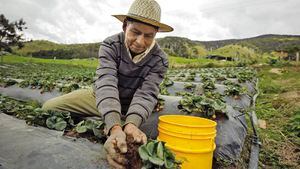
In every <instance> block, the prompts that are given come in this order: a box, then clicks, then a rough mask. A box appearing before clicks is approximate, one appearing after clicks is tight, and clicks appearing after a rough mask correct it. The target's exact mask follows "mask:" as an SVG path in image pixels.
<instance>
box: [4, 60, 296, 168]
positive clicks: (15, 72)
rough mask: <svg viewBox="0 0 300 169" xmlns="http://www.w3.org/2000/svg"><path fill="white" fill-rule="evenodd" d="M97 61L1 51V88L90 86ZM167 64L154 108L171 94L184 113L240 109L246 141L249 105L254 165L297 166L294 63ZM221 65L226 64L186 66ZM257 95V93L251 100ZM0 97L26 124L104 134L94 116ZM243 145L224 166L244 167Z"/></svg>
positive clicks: (224, 113)
mask: <svg viewBox="0 0 300 169" xmlns="http://www.w3.org/2000/svg"><path fill="white" fill-rule="evenodd" d="M97 64H98V63H97V60H88V59H84V60H82V59H77V60H47V59H35V58H28V57H27V58H23V57H19V56H14V55H11V56H6V57H4V63H3V64H2V65H1V79H0V84H1V88H9V87H11V86H17V87H20V88H31V89H35V90H39V91H40V92H41V93H45V92H52V91H54V90H56V91H58V92H60V93H69V92H71V91H74V90H76V89H79V88H87V87H90V86H91V84H92V82H93V77H94V76H95V68H96V66H97ZM170 64H171V65H170V67H171V68H172V69H170V70H169V71H168V73H167V76H166V78H165V80H164V81H163V83H162V84H161V95H162V96H168V97H162V100H160V102H159V104H160V105H158V107H157V110H159V111H162V112H164V111H171V110H163V109H164V106H165V107H168V105H167V104H168V98H169V97H174V98H178V100H179V108H178V109H180V111H181V112H184V113H186V114H193V115H197V116H201V117H206V118H210V119H213V120H220V119H219V118H220V117H224V116H228V115H230V112H240V113H241V115H239V117H238V118H240V117H243V118H244V119H242V120H241V121H243V120H245V122H246V123H247V125H248V128H246V129H247V131H248V132H247V133H245V134H246V135H244V136H241V137H243V138H244V139H246V140H247V139H248V140H251V137H252V134H253V133H252V131H251V127H250V122H249V117H248V116H247V114H248V113H249V112H251V111H252V110H253V109H254V110H255V112H256V115H257V117H258V118H259V119H260V120H259V124H258V126H260V128H258V131H259V132H258V134H259V139H260V142H261V151H260V156H259V167H260V168H297V167H298V166H299V165H300V164H299V161H300V159H299V157H300V139H299V137H300V133H299V131H300V117H299V116H300V67H299V66H295V65H277V66H255V67H232V66H235V65H234V64H232V63H226V62H224V63H220V62H217V61H214V62H209V61H208V60H196V59H195V60H188V59H177V58H176V57H171V58H170ZM224 66H226V67H227V68H205V69H200V68H193V69H189V68H187V67H224ZM174 68H175V69H174ZM183 68H184V69H183ZM256 94H259V95H258V97H257V98H256V99H254V98H255V95H256ZM164 100H165V103H164ZM0 101H1V104H0V107H1V111H2V112H4V113H6V114H11V115H15V116H17V117H18V118H21V119H25V120H26V121H27V122H28V124H36V125H42V126H47V127H48V128H52V129H56V130H63V129H65V128H68V127H70V126H73V127H75V129H76V131H77V132H78V133H85V132H87V131H90V132H91V133H93V134H94V135H95V136H98V140H97V138H95V139H96V141H100V142H101V138H102V137H103V135H102V134H103V133H96V132H95V130H94V129H95V128H96V129H100V128H101V127H102V123H101V122H99V121H98V122H95V121H93V122H91V121H81V122H79V121H77V122H76V121H75V122H74V121H72V119H71V117H70V115H69V114H57V113H55V112H52V113H48V114H42V113H41V112H39V111H40V110H39V107H40V106H41V105H40V103H37V102H23V101H18V100H14V99H10V98H8V97H5V96H4V95H1V100H0ZM253 101H255V102H253ZM165 104H166V105H165ZM253 105H255V108H254V107H252V106H253ZM228 107H231V109H228ZM224 110H229V111H228V112H227V111H224ZM176 111H177V110H176ZM228 113H229V114H228ZM51 117H55V118H51ZM45 118H46V119H47V121H48V122H47V121H45ZM42 119H44V121H43V122H41V120H42ZM58 119H60V120H58ZM62 121H64V122H62ZM59 122H60V123H59ZM264 122H265V123H264ZM239 124H240V125H241V124H242V123H239ZM265 124H266V125H265ZM99 138H100V139H99ZM241 145H242V144H241ZM248 148H249V144H248V143H247V141H245V146H244V147H243V150H240V151H242V152H240V153H241V159H239V160H237V162H238V163H240V164H241V165H233V166H229V167H234V168H239V167H242V168H244V167H246V166H247V165H245V163H247V162H248V161H247V155H245V153H246V152H248V150H247V149H248Z"/></svg>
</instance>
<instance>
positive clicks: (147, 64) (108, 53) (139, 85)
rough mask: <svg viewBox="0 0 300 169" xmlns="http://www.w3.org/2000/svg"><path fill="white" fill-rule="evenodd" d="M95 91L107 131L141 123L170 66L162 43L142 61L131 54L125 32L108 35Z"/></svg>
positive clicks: (97, 71)
mask: <svg viewBox="0 0 300 169" xmlns="http://www.w3.org/2000/svg"><path fill="white" fill-rule="evenodd" d="M99 62H100V63H99V67H98V68H97V70H96V80H95V86H94V91H95V94H96V106H97V108H98V110H99V112H101V115H102V118H103V120H104V123H105V124H106V131H107V132H109V130H110V128H111V127H112V126H114V125H116V124H119V125H121V119H122V120H125V124H127V123H133V124H135V125H136V126H138V127H139V126H140V125H141V123H143V122H144V121H145V120H146V119H147V118H148V117H149V115H150V114H151V113H152V111H153V109H154V107H155V105H156V103H157V96H158V94H159V84H160V83H161V82H162V80H163V77H164V74H165V72H166V71H167V68H168V60H167V57H166V54H165V53H164V52H163V51H162V50H161V49H160V47H159V45H158V44H155V46H154V47H153V48H152V49H151V50H150V52H149V53H148V54H147V55H146V56H145V57H144V58H143V59H142V60H141V61H140V62H138V63H134V62H133V61H132V60H131V58H130V56H129V55H128V52H127V48H126V47H125V44H124V32H121V33H119V34H116V35H113V36H111V37H108V38H106V39H105V40H104V41H103V42H102V43H101V46H100V50H99Z"/></svg>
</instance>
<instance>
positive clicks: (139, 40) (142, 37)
mask: <svg viewBox="0 0 300 169" xmlns="http://www.w3.org/2000/svg"><path fill="white" fill-rule="evenodd" d="M136 42H137V43H138V44H139V45H140V46H141V47H144V46H145V38H144V36H143V35H139V36H138V37H137V39H136Z"/></svg>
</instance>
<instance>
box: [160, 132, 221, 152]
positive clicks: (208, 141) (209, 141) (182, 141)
mask: <svg viewBox="0 0 300 169" xmlns="http://www.w3.org/2000/svg"><path fill="white" fill-rule="evenodd" d="M158 131H159V136H158V138H159V139H160V140H163V141H164V142H167V143H168V144H169V145H171V146H178V145H184V148H187V149H212V148H213V145H214V143H215V137H216V132H213V133H209V134H198V135H193V134H184V133H178V132H171V131H167V130H165V129H163V128H161V127H158ZM187 140H188V141H187Z"/></svg>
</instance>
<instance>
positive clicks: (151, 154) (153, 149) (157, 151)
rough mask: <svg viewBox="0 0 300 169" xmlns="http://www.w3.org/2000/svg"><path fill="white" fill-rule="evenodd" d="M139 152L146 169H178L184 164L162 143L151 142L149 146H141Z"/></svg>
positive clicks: (148, 143)
mask: <svg viewBox="0 0 300 169" xmlns="http://www.w3.org/2000/svg"><path fill="white" fill-rule="evenodd" d="M138 151H139V155H140V157H141V159H142V161H143V168H144V169H152V168H162V169H171V168H172V169H178V168H180V165H181V163H182V162H181V161H178V160H176V159H175V155H174V154H173V153H172V152H171V151H170V150H169V149H168V148H167V147H166V146H165V143H164V142H161V141H157V140H149V141H148V142H147V144H144V145H142V146H140V147H139V149H138Z"/></svg>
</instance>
